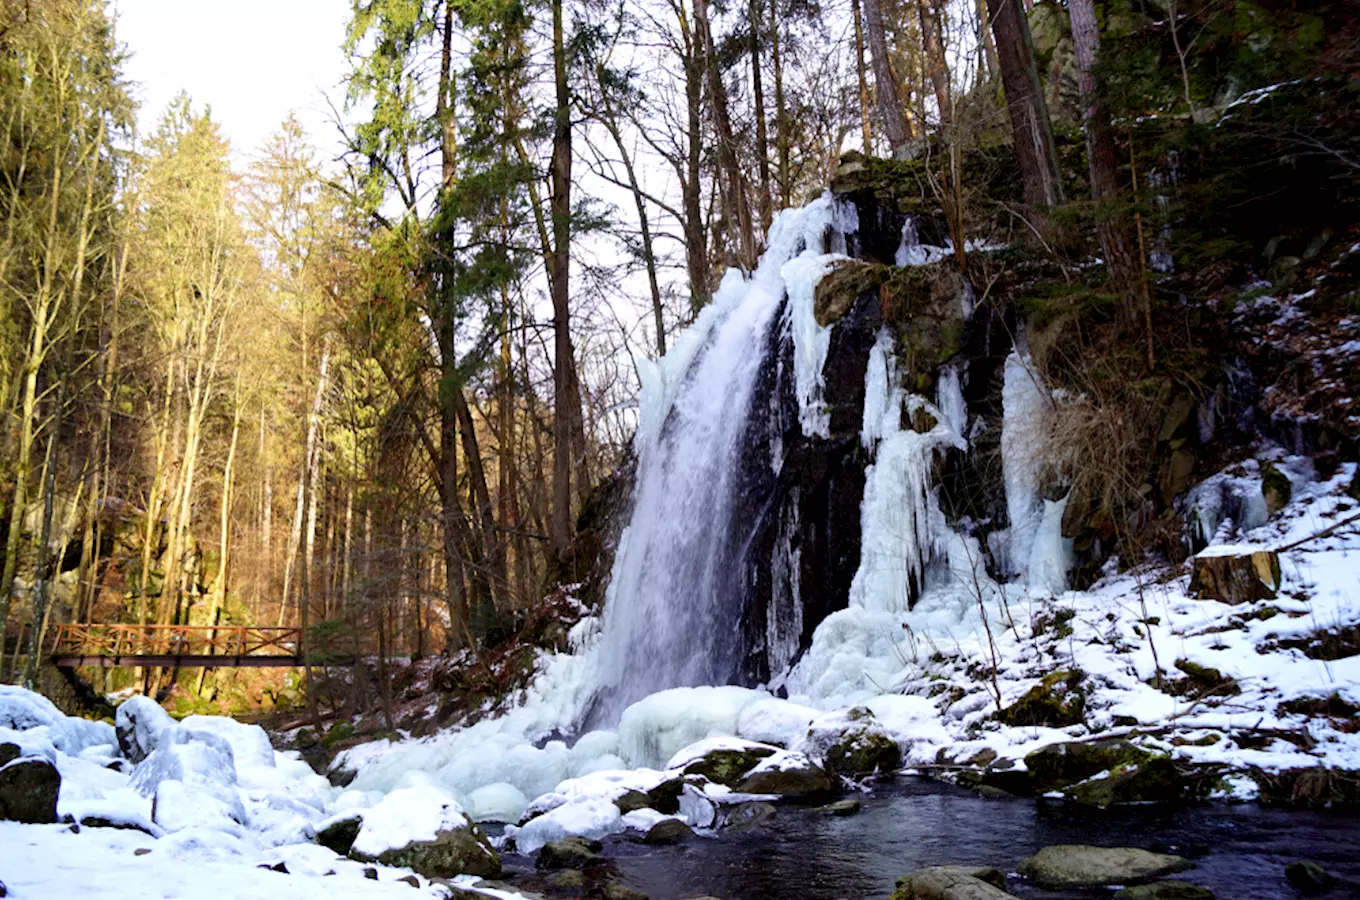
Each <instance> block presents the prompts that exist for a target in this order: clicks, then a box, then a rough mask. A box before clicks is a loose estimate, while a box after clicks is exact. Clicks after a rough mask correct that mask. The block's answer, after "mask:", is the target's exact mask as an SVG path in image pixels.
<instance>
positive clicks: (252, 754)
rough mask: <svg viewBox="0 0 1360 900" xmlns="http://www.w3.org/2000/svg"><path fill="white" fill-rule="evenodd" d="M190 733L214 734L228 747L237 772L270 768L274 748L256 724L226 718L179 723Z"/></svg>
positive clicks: (206, 717)
mask: <svg viewBox="0 0 1360 900" xmlns="http://www.w3.org/2000/svg"><path fill="white" fill-rule="evenodd" d="M179 724H180V727H181V728H186V729H188V730H190V731H197V732H200V733H201V732H207V733H208V734H214V735H216V736H217V737H219V738H221V739H222V740H224V741H226V742H227V743H228V744H229V745H231V750H232V754H233V756H234V758H235V761H236V769H237V772H238V773H239V772H242V771H244V770H245V769H247V768H261V769H272V768H274V766H275V763H274V745H273V744H271V743H270V742H269V735H268V734H266V733H265V730H264V729H263V728H261V727H260V726H258V725H248V724H246V723H245V722H238V721H236V720H235V719H229V718H227V717H226V716H189V717H187V718H185V719H184V720H183V721H181V722H180V723H179Z"/></svg>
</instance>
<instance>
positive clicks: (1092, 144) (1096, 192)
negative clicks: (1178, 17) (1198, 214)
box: [1067, 0, 1134, 290]
mask: <svg viewBox="0 0 1360 900" xmlns="http://www.w3.org/2000/svg"><path fill="white" fill-rule="evenodd" d="M1067 12H1068V15H1069V16H1071V19H1072V46H1073V49H1074V50H1075V52H1076V57H1077V86H1078V87H1079V88H1080V89H1081V97H1082V118H1083V120H1084V125H1085V130H1086V155H1087V158H1088V160H1089V161H1090V169H1091V199H1092V200H1094V201H1095V204H1096V233H1097V235H1098V236H1099V238H1100V250H1101V253H1102V254H1103V255H1104V257H1105V266H1106V269H1107V270H1108V271H1109V273H1110V278H1111V279H1112V280H1113V281H1114V283H1115V285H1116V286H1118V287H1119V288H1120V289H1121V290H1128V289H1129V288H1131V287H1132V285H1133V282H1134V274H1133V273H1134V266H1133V260H1132V258H1131V253H1130V249H1129V244H1130V241H1129V230H1128V227H1127V225H1126V223H1125V221H1124V219H1125V217H1124V216H1122V215H1118V214H1116V213H1115V212H1114V211H1112V210H1110V209H1109V207H1110V206H1111V205H1112V204H1114V203H1116V202H1117V201H1118V199H1119V195H1120V193H1121V190H1120V184H1119V152H1118V150H1117V149H1116V148H1115V143H1114V131H1113V129H1111V127H1110V114H1109V111H1108V110H1106V109H1105V105H1104V104H1103V103H1102V102H1101V99H1100V80H1099V76H1098V74H1097V71H1096V63H1097V60H1098V59H1099V56H1100V27H1099V26H1098V25H1097V24H1096V8H1095V4H1094V3H1093V2H1092V0H1068V3H1067Z"/></svg>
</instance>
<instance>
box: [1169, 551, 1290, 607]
mask: <svg viewBox="0 0 1360 900" xmlns="http://www.w3.org/2000/svg"><path fill="white" fill-rule="evenodd" d="M1191 566H1192V569H1191V575H1190V593H1191V595H1193V596H1194V597H1196V598H1197V599H1200V600H1217V601H1219V602H1220V603H1229V604H1233V605H1236V604H1239V603H1255V602H1256V601H1257V600H1273V599H1274V598H1275V595H1276V592H1278V591H1279V589H1280V557H1279V554H1277V553H1276V552H1275V551H1274V550H1257V549H1252V548H1245V549H1243V548H1234V547H1232V546H1221V547H1209V548H1207V549H1205V550H1201V551H1200V552H1199V553H1198V554H1197V555H1196V556H1195V557H1194V558H1193V559H1192V560H1191Z"/></svg>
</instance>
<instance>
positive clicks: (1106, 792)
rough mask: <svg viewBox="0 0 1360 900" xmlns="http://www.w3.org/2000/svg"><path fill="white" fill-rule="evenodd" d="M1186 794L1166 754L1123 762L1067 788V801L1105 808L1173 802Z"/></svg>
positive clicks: (1181, 780)
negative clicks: (1126, 804)
mask: <svg viewBox="0 0 1360 900" xmlns="http://www.w3.org/2000/svg"><path fill="white" fill-rule="evenodd" d="M1185 793H1186V785H1185V782H1184V781H1183V779H1182V778H1181V774H1180V770H1179V769H1177V768H1176V764H1175V763H1174V762H1172V761H1171V757H1169V756H1162V755H1155V756H1154V755H1149V756H1148V757H1147V758H1145V759H1140V760H1134V761H1129V762H1125V763H1121V764H1119V765H1116V766H1115V767H1114V768H1111V769H1108V770H1106V771H1103V772H1100V773H1098V774H1096V775H1093V776H1091V777H1090V778H1087V779H1086V780H1084V781H1079V782H1077V783H1076V784H1073V785H1070V786H1068V787H1066V788H1064V789H1063V796H1064V797H1066V798H1067V799H1069V800H1072V801H1074V802H1076V803H1081V804H1083V805H1085V806H1095V807H1099V808H1101V809H1104V808H1105V807H1108V806H1113V805H1115V804H1117V803H1169V802H1173V801H1176V800H1181V799H1183V798H1184V796H1185Z"/></svg>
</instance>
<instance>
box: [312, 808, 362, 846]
mask: <svg viewBox="0 0 1360 900" xmlns="http://www.w3.org/2000/svg"><path fill="white" fill-rule="evenodd" d="M363 826H364V817H363V816H362V815H359V814H357V813H356V814H355V815H353V816H350V817H348V818H345V819H340V820H339V821H336V822H332V823H331V824H329V825H327V826H326V827H325V828H323V829H321V830H320V831H318V832H317V833H316V842H317V843H318V844H320V845H321V846H323V847H325V848H326V849H328V850H332V851H334V852H335V853H337V854H339V855H340V856H348V855H349V851H350V848H352V847H353V846H354V841H355V840H356V839H357V838H358V837H359V829H361V828H363Z"/></svg>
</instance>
